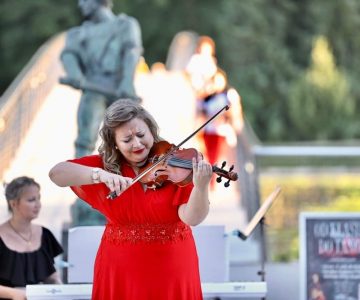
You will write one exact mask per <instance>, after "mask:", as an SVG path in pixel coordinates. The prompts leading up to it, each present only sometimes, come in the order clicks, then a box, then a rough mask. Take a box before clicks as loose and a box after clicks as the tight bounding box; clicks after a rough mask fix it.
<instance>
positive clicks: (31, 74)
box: [0, 34, 64, 179]
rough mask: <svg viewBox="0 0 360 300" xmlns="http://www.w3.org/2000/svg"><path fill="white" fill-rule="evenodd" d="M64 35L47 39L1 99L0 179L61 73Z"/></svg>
mask: <svg viewBox="0 0 360 300" xmlns="http://www.w3.org/2000/svg"><path fill="white" fill-rule="evenodd" d="M63 45H64V34H59V35H56V36H54V37H53V38H51V39H50V40H49V41H47V42H46V43H45V44H44V45H43V46H42V47H40V48H39V50H38V51H37V52H36V53H35V54H34V56H33V57H32V58H31V60H30V61H29V63H28V64H27V65H26V66H25V67H24V69H23V70H22V71H21V72H20V73H19V75H18V76H17V77H16V78H15V80H14V81H13V82H12V83H11V84H10V86H9V87H8V88H7V90H6V91H5V92H4V94H3V95H2V96H1V98H0V157H1V159H0V179H2V178H3V175H4V172H5V170H6V168H7V167H8V166H9V165H10V163H11V161H12V159H13V158H14V157H15V154H16V151H17V149H18V147H19V146H20V144H21V141H22V139H23V138H24V136H25V134H26V132H27V130H28V129H29V127H30V124H31V122H32V120H33V119H34V117H35V115H36V113H37V112H38V110H39V108H40V107H41V105H42V104H43V102H44V100H45V98H46V96H47V95H48V93H49V92H50V91H51V89H52V87H53V86H54V84H56V83H57V81H58V78H59V76H60V74H61V72H62V67H61V64H60V62H59V55H60V51H61V50H62V48H63Z"/></svg>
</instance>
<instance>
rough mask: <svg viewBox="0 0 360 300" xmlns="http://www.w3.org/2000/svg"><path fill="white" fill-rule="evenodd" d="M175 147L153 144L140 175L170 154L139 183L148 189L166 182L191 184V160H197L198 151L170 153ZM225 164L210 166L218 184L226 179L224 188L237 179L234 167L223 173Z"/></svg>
mask: <svg viewBox="0 0 360 300" xmlns="http://www.w3.org/2000/svg"><path fill="white" fill-rule="evenodd" d="M175 147H176V146H175V145H174V144H170V143H168V142H167V141H160V142H158V143H156V144H154V146H153V148H152V149H151V151H150V153H149V158H148V161H147V164H146V165H145V166H143V167H142V168H141V169H140V170H139V171H140V174H141V173H142V172H144V171H145V170H147V169H149V168H150V167H151V166H152V165H153V164H154V163H157V162H158V161H159V159H161V157H162V156H163V155H166V154H167V153H170V155H169V156H168V157H167V158H166V159H164V160H163V161H162V162H161V163H160V164H158V165H157V166H156V168H153V169H152V171H151V172H148V173H147V174H146V175H145V176H143V177H142V178H141V179H140V180H139V181H140V182H141V183H144V184H146V185H147V186H148V187H149V188H154V189H155V188H158V187H161V186H162V185H163V183H164V182H166V181H171V182H173V183H175V184H176V185H178V186H185V185H187V184H189V183H190V182H192V172H193V164H192V159H193V158H194V157H195V158H197V156H198V151H197V150H196V149H195V148H188V149H176V150H174V151H172V150H173V149H174V148H175ZM225 164H226V163H225ZM225 164H224V163H223V165H222V167H221V168H218V167H217V166H215V165H214V166H212V171H213V172H214V173H216V174H217V175H219V177H218V178H217V181H218V182H221V180H222V179H221V178H222V177H224V178H226V179H228V181H227V182H225V184H224V185H225V187H228V186H229V185H230V181H236V180H237V179H238V175H237V174H236V173H235V172H232V170H233V168H234V166H231V167H230V169H229V171H225V170H224V169H223V168H224V166H225Z"/></svg>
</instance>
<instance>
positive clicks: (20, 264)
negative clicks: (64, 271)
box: [0, 227, 63, 287]
mask: <svg viewBox="0 0 360 300" xmlns="http://www.w3.org/2000/svg"><path fill="white" fill-rule="evenodd" d="M62 252H63V248H62V247H61V245H60V244H59V243H58V241H57V240H56V238H55V237H54V235H53V234H52V233H51V232H50V230H49V229H47V228H45V227H42V236H41V245H40V248H39V249H37V250H34V251H31V252H17V251H14V250H10V249H9V248H8V247H6V245H5V243H4V242H3V240H2V239H1V238H0V285H4V286H8V287H25V286H26V285H27V284H38V283H41V282H43V281H44V280H45V279H46V278H47V277H49V276H50V275H51V274H53V273H54V272H55V271H56V270H55V267H54V258H55V257H56V256H58V255H59V254H61V253H62Z"/></svg>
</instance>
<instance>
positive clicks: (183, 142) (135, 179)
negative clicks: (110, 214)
mask: <svg viewBox="0 0 360 300" xmlns="http://www.w3.org/2000/svg"><path fill="white" fill-rule="evenodd" d="M229 108H230V106H229V105H225V106H224V107H223V108H221V109H220V110H219V111H218V112H216V113H215V114H214V115H213V116H212V117H211V118H210V119H208V120H207V121H206V122H205V123H204V124H202V125H201V126H200V127H199V128H198V129H196V130H195V131H194V132H193V133H191V134H190V135H189V136H188V137H186V138H185V139H184V140H183V141H182V142H180V143H179V144H178V145H176V146H175V147H173V148H172V149H171V150H170V151H169V152H168V153H166V154H165V155H164V156H162V157H161V158H160V159H159V160H158V161H157V162H155V163H153V165H152V166H151V167H149V168H147V169H146V170H144V171H143V172H141V173H140V174H138V175H137V176H136V177H135V178H134V179H133V181H132V183H131V185H133V184H134V183H136V182H138V181H139V180H140V179H141V178H143V177H144V176H145V175H146V174H147V173H149V172H150V171H152V170H153V169H155V167H156V166H157V165H159V164H160V163H161V162H163V161H164V160H166V159H167V158H168V157H169V156H170V155H171V154H172V153H174V152H175V151H176V150H178V149H179V148H180V147H181V146H182V145H183V144H185V143H186V142H187V141H188V140H190V139H191V138H192V137H193V136H194V135H195V134H197V133H198V132H199V131H200V130H201V129H203V128H204V127H205V126H206V125H207V124H209V123H210V122H211V121H212V120H214V119H215V118H216V117H217V116H218V115H219V114H221V113H222V112H223V111H224V110H225V111H226V110H228V109H229ZM115 197H116V192H115V191H114V192H111V193H110V194H109V195H107V197H106V199H114V198H115Z"/></svg>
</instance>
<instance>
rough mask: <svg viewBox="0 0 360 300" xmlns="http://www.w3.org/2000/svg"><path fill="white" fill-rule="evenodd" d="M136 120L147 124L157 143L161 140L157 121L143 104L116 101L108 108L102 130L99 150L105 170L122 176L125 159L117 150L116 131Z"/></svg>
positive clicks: (128, 100) (124, 100) (125, 100)
mask: <svg viewBox="0 0 360 300" xmlns="http://www.w3.org/2000/svg"><path fill="white" fill-rule="evenodd" d="M135 118H139V119H141V120H143V121H144V122H145V123H146V125H147V126H148V127H149V129H150V132H151V134H152V135H153V137H154V142H155V143H156V142H159V141H160V140H161V138H160V137H159V127H158V125H157V123H156V121H155V119H154V118H153V117H152V116H151V115H150V113H149V112H148V111H147V110H145V108H144V107H143V106H142V105H141V104H139V103H137V102H136V101H134V100H130V99H119V100H117V101H115V102H114V103H113V104H111V105H110V106H109V107H108V108H107V110H106V112H105V116H104V120H103V124H102V127H101V129H100V137H101V139H102V142H101V144H100V147H99V149H98V150H99V154H100V155H101V157H102V160H103V163H104V167H105V170H107V171H110V172H113V173H117V174H121V172H120V167H121V163H122V162H124V157H123V156H122V154H121V153H120V151H118V150H117V149H116V148H115V147H116V142H115V129H116V128H118V127H120V126H121V125H123V124H125V123H126V122H129V121H131V120H132V119H135Z"/></svg>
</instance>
